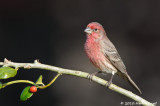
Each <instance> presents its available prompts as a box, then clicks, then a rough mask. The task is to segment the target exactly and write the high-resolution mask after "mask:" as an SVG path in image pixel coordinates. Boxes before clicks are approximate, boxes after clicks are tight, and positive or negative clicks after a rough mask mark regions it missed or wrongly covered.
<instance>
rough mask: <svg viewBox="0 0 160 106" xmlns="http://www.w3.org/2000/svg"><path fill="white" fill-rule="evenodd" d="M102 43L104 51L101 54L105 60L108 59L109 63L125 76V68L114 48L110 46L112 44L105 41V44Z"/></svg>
mask: <svg viewBox="0 0 160 106" xmlns="http://www.w3.org/2000/svg"><path fill="white" fill-rule="evenodd" d="M103 43H104V47H105V50H104V51H103V52H104V54H105V56H106V58H108V59H109V60H110V62H111V63H112V65H114V66H115V67H116V68H117V69H118V70H119V71H121V72H122V73H125V74H126V73H127V72H126V67H125V65H124V63H123V61H122V59H121V57H120V55H119V54H118V51H117V50H116V48H115V47H114V45H113V44H112V42H111V41H109V40H107V42H103Z"/></svg>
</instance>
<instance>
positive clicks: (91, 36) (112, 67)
mask: <svg viewBox="0 0 160 106" xmlns="http://www.w3.org/2000/svg"><path fill="white" fill-rule="evenodd" d="M84 31H85V32H86V33H87V40H86V42H85V52H86V54H87V56H88V57H89V59H90V61H91V62H92V63H93V64H94V65H95V66H96V67H97V68H98V69H99V70H100V72H103V73H111V74H112V76H111V79H110V80H109V82H108V85H107V86H108V87H109V85H110V84H111V83H112V78H113V76H114V75H115V73H116V74H117V75H118V76H120V77H122V78H123V79H124V80H126V81H128V82H129V83H130V84H131V85H132V86H133V87H134V88H135V89H136V90H137V91H138V92H139V93H142V92H141V90H140V89H139V88H138V86H137V85H136V84H135V83H134V82H133V80H132V79H131V77H130V76H129V75H128V73H127V71H126V67H125V65H124V63H123V61H122V59H121V57H120V56H119V54H118V51H117V50H116V48H115V46H114V45H113V44H112V42H111V41H110V40H109V39H108V37H107V36H106V32H105V30H104V29H103V27H102V25H101V24H99V23H98V22H91V23H89V24H88V25H87V28H86V29H85V30H84ZM94 75H95V74H94Z"/></svg>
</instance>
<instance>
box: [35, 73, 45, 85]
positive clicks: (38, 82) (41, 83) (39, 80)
mask: <svg viewBox="0 0 160 106" xmlns="http://www.w3.org/2000/svg"><path fill="white" fill-rule="evenodd" d="M36 84H39V85H44V84H43V82H42V75H40V76H39V78H38V79H37V81H36Z"/></svg>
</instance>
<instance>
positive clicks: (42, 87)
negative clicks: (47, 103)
mask: <svg viewBox="0 0 160 106" xmlns="http://www.w3.org/2000/svg"><path fill="white" fill-rule="evenodd" d="M60 75H61V74H60V73H58V74H57V75H56V76H55V77H54V78H53V79H52V81H51V82H50V83H48V84H47V85H45V86H39V87H38V88H39V89H45V88H47V87H49V86H50V85H51V84H53V82H55V80H56V79H57V78H58V77H59V76H60Z"/></svg>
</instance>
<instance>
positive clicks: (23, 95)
mask: <svg viewBox="0 0 160 106" xmlns="http://www.w3.org/2000/svg"><path fill="white" fill-rule="evenodd" d="M30 87H31V86H27V87H25V88H24V89H23V91H22V93H21V96H20V100H21V101H26V100H27V99H29V98H30V97H31V96H32V95H33V93H31V92H30Z"/></svg>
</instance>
